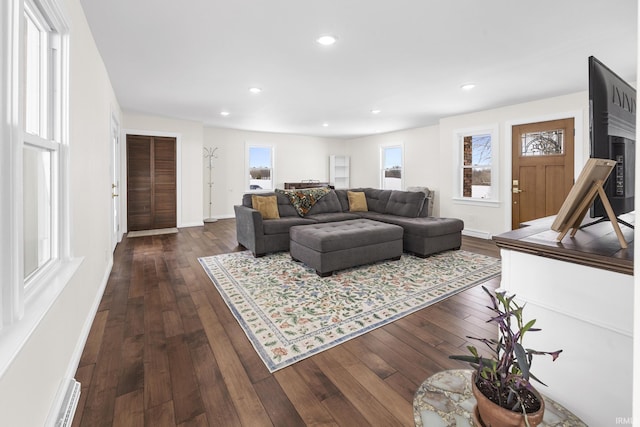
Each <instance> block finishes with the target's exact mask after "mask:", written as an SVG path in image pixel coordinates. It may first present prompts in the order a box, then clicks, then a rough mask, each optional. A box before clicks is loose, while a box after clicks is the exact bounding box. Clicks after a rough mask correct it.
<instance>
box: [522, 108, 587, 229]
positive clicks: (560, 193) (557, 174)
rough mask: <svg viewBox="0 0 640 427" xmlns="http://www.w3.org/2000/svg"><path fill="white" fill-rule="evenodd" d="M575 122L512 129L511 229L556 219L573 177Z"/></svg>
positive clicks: (523, 126)
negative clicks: (542, 220) (554, 217)
mask: <svg viewBox="0 0 640 427" xmlns="http://www.w3.org/2000/svg"><path fill="white" fill-rule="evenodd" d="M574 126H575V125H574V119H573V118H567V119H561V120H551V121H545V122H537V123H528V124H522V125H517V126H513V127H512V138H511V141H512V142H511V143H512V150H511V153H512V160H511V161H512V163H511V164H512V174H511V175H512V176H511V179H512V181H511V184H512V185H511V191H512V199H511V200H512V205H511V228H512V229H514V230H515V229H517V228H520V225H521V224H522V223H523V222H526V221H531V220H534V219H538V218H543V217H546V216H550V215H555V214H557V213H558V210H560V207H561V206H562V203H563V202H564V199H565V198H566V196H567V194H569V190H571V186H572V185H573V177H574V166H573V165H574V136H575V131H574Z"/></svg>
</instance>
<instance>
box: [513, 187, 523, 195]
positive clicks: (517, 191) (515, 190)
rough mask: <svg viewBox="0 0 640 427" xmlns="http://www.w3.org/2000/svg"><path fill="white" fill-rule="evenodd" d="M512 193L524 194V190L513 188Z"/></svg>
mask: <svg viewBox="0 0 640 427" xmlns="http://www.w3.org/2000/svg"><path fill="white" fill-rule="evenodd" d="M511 191H513V192H514V194H518V193H522V190H520V189H519V188H513V189H512V190H511Z"/></svg>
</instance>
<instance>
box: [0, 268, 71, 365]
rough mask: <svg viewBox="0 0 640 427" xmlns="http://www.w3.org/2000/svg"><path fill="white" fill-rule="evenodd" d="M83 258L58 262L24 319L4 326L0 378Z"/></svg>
mask: <svg viewBox="0 0 640 427" xmlns="http://www.w3.org/2000/svg"><path fill="white" fill-rule="evenodd" d="M83 259H84V258H73V259H70V260H67V261H62V262H60V264H59V265H57V266H56V267H55V269H54V270H53V271H51V272H50V273H49V276H48V279H47V284H46V286H44V287H42V288H41V289H39V290H38V292H36V293H34V294H33V295H32V296H31V297H30V298H29V300H28V301H27V303H26V304H25V307H24V316H23V317H22V318H21V319H20V320H17V321H15V322H14V323H12V324H9V325H4V326H3V327H2V330H1V331H0V348H1V349H2V351H0V378H2V377H3V376H4V374H5V372H6V371H7V370H8V369H9V366H10V365H11V363H12V362H13V360H14V359H15V358H16V356H17V355H18V353H19V352H20V350H21V349H22V347H23V346H24V345H25V343H26V342H27V340H28V339H29V337H30V336H31V335H32V334H33V333H34V331H35V330H36V329H37V327H38V325H39V324H40V322H41V321H42V319H43V318H44V316H45V315H46V314H47V312H48V311H49V310H50V309H51V307H52V306H53V304H54V303H55V301H56V300H57V299H58V297H59V296H60V294H61V293H62V291H63V290H64V289H65V288H66V286H67V285H68V284H69V282H70V281H71V279H72V278H73V276H74V274H75V273H76V271H78V268H80V264H82V261H83Z"/></svg>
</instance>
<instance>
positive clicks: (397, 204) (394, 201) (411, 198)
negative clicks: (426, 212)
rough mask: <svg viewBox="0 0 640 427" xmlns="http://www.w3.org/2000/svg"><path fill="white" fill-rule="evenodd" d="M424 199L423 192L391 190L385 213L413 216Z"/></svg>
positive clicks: (416, 213) (420, 208)
mask: <svg viewBox="0 0 640 427" xmlns="http://www.w3.org/2000/svg"><path fill="white" fill-rule="evenodd" d="M424 201H425V194H424V193H422V192H411V191H393V192H392V193H391V196H390V197H389V201H388V202H387V208H386V210H385V213H387V214H390V215H398V216H405V217H409V218H414V217H417V216H418V214H419V213H420V211H421V210H422V206H423V205H424Z"/></svg>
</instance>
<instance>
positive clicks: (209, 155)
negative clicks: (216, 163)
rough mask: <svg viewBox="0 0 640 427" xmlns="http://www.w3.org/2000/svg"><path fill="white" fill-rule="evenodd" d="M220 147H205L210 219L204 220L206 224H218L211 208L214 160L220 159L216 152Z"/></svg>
mask: <svg viewBox="0 0 640 427" xmlns="http://www.w3.org/2000/svg"><path fill="white" fill-rule="evenodd" d="M217 150H218V147H204V158H205V160H206V161H207V163H208V164H207V166H206V167H207V169H209V182H208V184H209V217H208V218H205V219H204V222H216V221H217V219H215V218H213V217H212V215H211V208H212V207H213V175H212V172H213V159H217V158H218V154H216V151H217Z"/></svg>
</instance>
